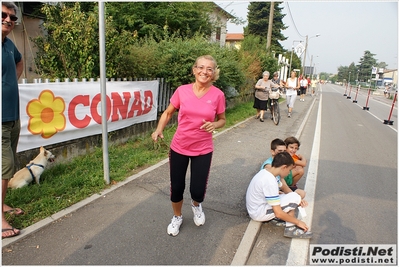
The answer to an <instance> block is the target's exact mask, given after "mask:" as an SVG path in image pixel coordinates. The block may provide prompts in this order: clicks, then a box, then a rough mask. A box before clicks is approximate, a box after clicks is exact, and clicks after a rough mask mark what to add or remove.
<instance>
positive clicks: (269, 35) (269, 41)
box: [266, 2, 274, 51]
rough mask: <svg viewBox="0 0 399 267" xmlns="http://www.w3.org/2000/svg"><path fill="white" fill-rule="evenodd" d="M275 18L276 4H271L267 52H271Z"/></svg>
mask: <svg viewBox="0 0 399 267" xmlns="http://www.w3.org/2000/svg"><path fill="white" fill-rule="evenodd" d="M273 16H274V2H271V3H270V12H269V27H268V29H267V42H266V51H268V50H269V48H270V45H271V43H272V29H273Z"/></svg>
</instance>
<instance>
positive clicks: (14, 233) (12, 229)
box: [1, 227, 21, 239]
mask: <svg viewBox="0 0 399 267" xmlns="http://www.w3.org/2000/svg"><path fill="white" fill-rule="evenodd" d="M15 230H18V229H17V228H14V227H11V228H4V229H1V233H2V234H1V239H3V238H9V237H13V236H17V235H19V234H20V233H21V231H19V230H18V232H16V231H15ZM8 231H12V235H6V236H4V235H3V233H5V232H8Z"/></svg>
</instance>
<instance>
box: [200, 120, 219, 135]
mask: <svg viewBox="0 0 399 267" xmlns="http://www.w3.org/2000/svg"><path fill="white" fill-rule="evenodd" d="M202 122H203V123H204V124H202V126H201V127H200V129H203V130H205V131H207V132H208V133H213V131H215V129H216V127H215V123H213V122H211V121H206V120H202Z"/></svg>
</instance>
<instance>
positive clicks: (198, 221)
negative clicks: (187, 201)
mask: <svg viewBox="0 0 399 267" xmlns="http://www.w3.org/2000/svg"><path fill="white" fill-rule="evenodd" d="M191 209H192V210H193V213H194V223H195V225H197V226H201V225H204V223H205V214H204V212H203V211H202V206H201V203H199V204H198V206H194V203H193V201H191Z"/></svg>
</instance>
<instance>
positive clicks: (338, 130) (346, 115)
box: [247, 84, 398, 265]
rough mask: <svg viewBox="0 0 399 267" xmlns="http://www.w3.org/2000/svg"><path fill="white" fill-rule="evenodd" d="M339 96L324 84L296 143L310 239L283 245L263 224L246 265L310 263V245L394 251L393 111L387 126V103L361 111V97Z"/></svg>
mask: <svg viewBox="0 0 399 267" xmlns="http://www.w3.org/2000/svg"><path fill="white" fill-rule="evenodd" d="M344 93H345V88H344V87H342V86H336V85H331V84H325V85H323V86H322V93H321V94H320V96H318V103H317V104H315V106H314V108H313V109H312V111H311V114H310V116H309V119H308V120H307V121H306V124H305V127H304V131H303V132H302V133H301V136H300V138H299V140H301V142H302V144H301V150H300V153H302V154H304V155H307V156H308V157H307V158H308V159H309V158H310V162H309V164H308V167H307V175H306V177H304V178H303V179H301V183H305V186H304V188H305V190H306V191H307V194H308V195H307V199H308V201H309V202H310V203H309V204H310V205H309V207H308V208H306V210H307V213H308V217H307V218H305V221H306V222H307V223H308V224H309V225H311V230H312V232H313V233H314V236H313V238H312V239H311V240H309V241H305V240H293V241H291V242H289V241H287V240H286V239H285V238H283V237H282V234H283V229H282V228H276V227H275V226H272V225H268V224H263V225H262V226H261V229H260V233H259V236H258V238H257V240H256V241H255V242H254V248H253V250H252V253H251V256H250V257H249V259H248V261H247V264H248V265H306V264H309V261H308V256H309V252H308V248H309V245H310V244H313V245H320V244H334V245H335V244H395V245H397V209H398V205H397V197H398V196H397V188H398V184H397V177H398V174H397V159H398V157H397V123H398V122H397V108H394V109H393V112H392V116H391V120H393V121H394V125H393V126H391V125H386V124H384V123H383V121H384V119H388V116H389V114H390V112H391V107H392V100H389V99H386V98H384V96H375V95H371V96H370V98H369V102H368V107H369V110H368V111H367V110H363V106H366V100H367V91H363V92H361V93H359V94H358V97H357V101H358V102H357V103H354V102H353V100H354V97H355V95H354V94H353V92H352V98H351V99H349V98H347V96H343V94H344ZM348 93H349V91H348V92H347V95H348Z"/></svg>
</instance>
